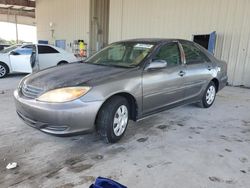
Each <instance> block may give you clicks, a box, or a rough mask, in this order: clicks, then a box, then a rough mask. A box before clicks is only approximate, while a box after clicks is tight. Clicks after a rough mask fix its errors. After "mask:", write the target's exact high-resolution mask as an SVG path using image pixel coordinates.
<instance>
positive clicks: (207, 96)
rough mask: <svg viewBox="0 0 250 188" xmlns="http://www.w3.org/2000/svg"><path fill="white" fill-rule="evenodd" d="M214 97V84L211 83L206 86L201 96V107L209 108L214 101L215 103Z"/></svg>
mask: <svg viewBox="0 0 250 188" xmlns="http://www.w3.org/2000/svg"><path fill="white" fill-rule="evenodd" d="M215 97H216V86H215V84H214V82H213V81H211V82H210V83H209V84H208V86H207V88H206V90H205V92H204V94H203V97H202V101H201V107H203V108H209V107H210V106H212V105H213V103H214V101H215Z"/></svg>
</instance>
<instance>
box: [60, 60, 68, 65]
mask: <svg viewBox="0 0 250 188" xmlns="http://www.w3.org/2000/svg"><path fill="white" fill-rule="evenodd" d="M66 64H68V62H67V61H60V62H59V63H58V64H57V65H58V66H60V65H66Z"/></svg>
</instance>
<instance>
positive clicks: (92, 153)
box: [0, 75, 250, 188]
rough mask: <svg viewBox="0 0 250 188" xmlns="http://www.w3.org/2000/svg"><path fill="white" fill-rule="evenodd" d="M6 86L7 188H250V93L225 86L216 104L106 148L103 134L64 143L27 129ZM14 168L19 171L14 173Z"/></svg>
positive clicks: (146, 123) (3, 153) (2, 134)
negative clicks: (103, 184) (101, 182)
mask: <svg viewBox="0 0 250 188" xmlns="http://www.w3.org/2000/svg"><path fill="white" fill-rule="evenodd" d="M22 76H23V75H21V76H20V75H13V76H10V77H8V78H5V79H1V80H0V107H1V113H0V120H1V124H0V125H1V131H0V187H1V188H2V187H3V188H5V187H25V188H26V187H32V188H33V187H34V188H36V187H46V188H54V187H57V188H71V187H76V188H78V187H79V188H80V187H81V188H85V187H86V188H88V187H89V185H90V184H91V183H92V182H93V181H94V180H95V178H96V177H98V176H103V177H109V178H112V179H114V180H117V181H119V182H120V183H122V184H124V185H126V186H128V187H129V188H153V187H157V188H183V187H185V188H211V187H213V188H231V187H234V188H241V187H244V188H248V187H249V185H250V147H249V146H250V113H249V112H250V90H249V89H243V88H235V87H226V88H225V89H224V90H222V91H221V92H220V93H218V95H217V98H216V101H215V103H214V105H213V106H212V107H211V108H209V109H201V108H199V107H197V106H195V105H187V106H183V107H179V108H175V109H173V110H170V111H165V112H162V113H159V114H157V115H154V116H151V117H149V118H147V119H144V120H142V121H139V122H137V123H134V122H130V126H129V128H128V130H127V132H126V135H125V137H124V138H123V139H122V140H121V141H120V142H119V143H117V144H112V145H111V144H105V143H104V142H102V141H101V140H99V138H98V136H97V135H96V134H94V133H93V134H89V135H83V136H76V137H66V138H60V137H55V136H51V135H47V134H44V133H42V132H40V131H38V130H35V129H33V128H31V127H29V126H27V125H25V124H24V123H23V122H22V121H21V120H19V118H18V117H17V115H16V113H15V107H14V103H13V97H12V93H13V90H14V88H15V87H17V84H18V82H19V80H20V79H21V77H22ZM9 162H17V163H18V167H17V168H15V169H13V170H7V169H6V168H5V167H6V165H7V164H8V163H9Z"/></svg>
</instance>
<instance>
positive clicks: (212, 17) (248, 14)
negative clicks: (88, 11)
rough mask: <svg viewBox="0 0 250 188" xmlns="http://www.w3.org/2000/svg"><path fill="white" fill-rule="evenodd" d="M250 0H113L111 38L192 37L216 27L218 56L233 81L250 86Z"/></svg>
mask: <svg viewBox="0 0 250 188" xmlns="http://www.w3.org/2000/svg"><path fill="white" fill-rule="evenodd" d="M249 10H250V1H249V0H188V1H187V0H154V1H152V0H111V2H110V27H109V42H114V41H117V40H123V39H130V38H142V37H165V38H184V39H189V40H191V39H192V35H194V34H208V33H210V32H212V31H216V32H217V34H218V36H217V43H216V52H215V55H216V57H218V58H220V59H223V60H225V61H227V63H228V75H229V83H230V84H233V85H245V86H249V87H250V24H249V18H250V11H249Z"/></svg>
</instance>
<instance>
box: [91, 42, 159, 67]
mask: <svg viewBox="0 0 250 188" xmlns="http://www.w3.org/2000/svg"><path fill="white" fill-rule="evenodd" d="M153 47H154V44H153V43H138V42H122V43H114V44H111V45H109V46H107V47H106V48H104V49H103V50H101V51H100V52H98V53H96V54H95V55H93V56H92V57H90V58H89V59H87V60H86V63H91V64H97V65H104V66H118V67H136V66H137V65H139V64H140V63H141V62H142V60H143V59H144V58H145V57H146V56H147V55H148V54H149V53H150V52H151V50H152V49H153Z"/></svg>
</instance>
